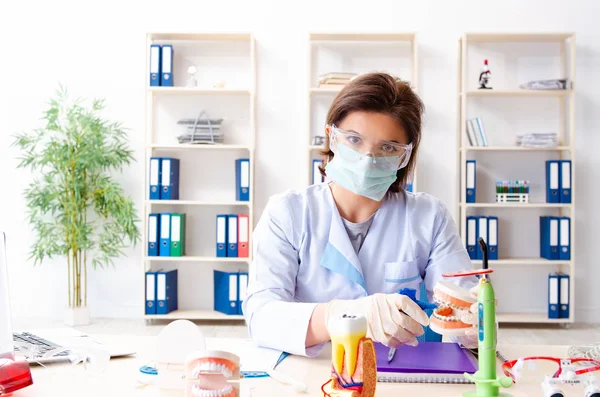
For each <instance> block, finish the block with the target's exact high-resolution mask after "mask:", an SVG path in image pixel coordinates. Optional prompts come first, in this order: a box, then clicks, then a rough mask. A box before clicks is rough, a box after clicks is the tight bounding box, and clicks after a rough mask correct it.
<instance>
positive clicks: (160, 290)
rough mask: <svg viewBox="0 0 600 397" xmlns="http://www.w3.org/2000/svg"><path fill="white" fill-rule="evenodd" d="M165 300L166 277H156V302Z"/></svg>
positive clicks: (159, 275)
mask: <svg viewBox="0 0 600 397" xmlns="http://www.w3.org/2000/svg"><path fill="white" fill-rule="evenodd" d="M166 299H167V275H166V274H157V275H156V300H159V301H164V300H166Z"/></svg>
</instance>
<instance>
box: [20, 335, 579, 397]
mask: <svg viewBox="0 0 600 397" xmlns="http://www.w3.org/2000/svg"><path fill="white" fill-rule="evenodd" d="M94 337H95V338H97V339H99V340H104V341H106V342H107V343H111V342H112V343H130V344H131V345H132V346H134V347H135V349H136V351H137V352H138V353H137V355H135V356H131V357H127V358H119V359H113V360H111V362H110V363H109V365H108V367H107V369H106V370H105V372H104V373H102V374H100V375H97V376H87V375H86V373H85V371H84V369H83V367H81V366H80V365H79V366H75V367H73V366H71V365H70V364H52V365H50V366H47V367H46V368H41V367H38V366H34V367H32V374H33V378H34V384H33V385H32V386H29V387H27V388H25V389H22V390H20V391H18V392H15V393H14V394H13V396H14V397H41V396H44V397H71V396H73V397H75V396H77V397H88V396H89V397H91V396H102V397H107V396H111V397H113V396H127V397H129V396H131V397H134V396H161V397H171V396H182V397H183V396H184V393H183V392H165V391H159V390H157V388H156V387H154V386H146V387H144V388H136V380H137V378H138V374H139V368H140V367H141V366H142V365H145V364H147V363H148V362H149V361H151V360H152V359H153V356H154V343H155V340H156V338H155V337H132V336H106V335H102V336H94ZM499 350H500V351H501V352H502V354H504V356H505V357H506V358H507V359H509V360H510V359H515V358H518V357H522V356H530V355H550V356H556V357H565V356H566V351H567V347H566V346H529V345H527V346H525V345H521V346H519V345H512V346H502V345H500V346H499ZM330 365H331V351H330V349H328V348H326V349H325V350H324V351H323V353H322V354H321V356H319V357H318V358H314V359H308V358H305V357H297V356H290V357H288V358H286V359H285V360H284V361H283V362H282V363H281V364H280V365H279V366H278V370H279V371H281V372H284V373H286V374H289V375H291V376H292V377H293V378H294V379H297V380H299V381H302V382H304V383H305V384H306V385H307V386H308V388H309V392H308V394H298V393H296V392H295V391H294V390H293V389H292V387H291V386H288V385H282V384H280V383H278V382H276V381H275V380H273V379H271V378H254V379H244V380H242V382H241V389H240V395H241V396H240V397H242V396H243V397H246V396H252V397H262V396H301V395H304V396H320V397H322V396H323V394H322V392H321V385H322V384H323V383H324V382H326V381H327V380H328V379H329V373H330ZM555 369H556V368H555V367H553V366H552V364H550V363H548V364H545V363H543V362H539V361H538V362H536V368H535V370H526V371H527V372H526V373H527V374H530V375H531V376H530V377H529V378H527V379H524V380H523V382H520V383H518V384H515V385H513V386H512V387H511V388H509V389H502V391H505V392H507V393H510V394H512V395H513V396H515V397H524V396H528V397H529V396H543V394H542V390H541V386H540V383H541V382H542V380H543V377H544V375H545V374H549V373H551V372H552V371H553V370H555ZM498 371H500V364H499V361H498ZM562 389H563V391H564V392H565V393H566V396H567V397H570V396H583V387H581V386H569V387H566V386H564V387H562ZM468 390H474V385H444V384H437V385H426V384H392V383H378V384H377V392H376V396H377V397H386V396H390V397H391V396H394V397H397V396H448V397H450V396H461V395H462V393H463V392H464V391H468Z"/></svg>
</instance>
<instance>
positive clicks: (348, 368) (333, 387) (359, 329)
mask: <svg viewBox="0 0 600 397" xmlns="http://www.w3.org/2000/svg"><path fill="white" fill-rule="evenodd" d="M328 329H329V335H330V337H331V364H332V365H331V367H332V368H331V379H330V380H329V381H328V382H327V383H326V384H325V385H324V386H323V389H322V390H323V394H324V396H325V397H330V396H331V397H373V396H374V395H375V387H376V385H377V360H376V357H375V346H374V345H373V341H372V340H371V339H369V338H367V337H366V335H367V319H366V318H365V317H364V316H362V315H353V314H343V315H341V316H339V317H337V318H333V319H332V320H331V321H330V323H329V324H328Z"/></svg>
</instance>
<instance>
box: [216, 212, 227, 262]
mask: <svg viewBox="0 0 600 397" xmlns="http://www.w3.org/2000/svg"><path fill="white" fill-rule="evenodd" d="M226 256H227V215H217V257H226Z"/></svg>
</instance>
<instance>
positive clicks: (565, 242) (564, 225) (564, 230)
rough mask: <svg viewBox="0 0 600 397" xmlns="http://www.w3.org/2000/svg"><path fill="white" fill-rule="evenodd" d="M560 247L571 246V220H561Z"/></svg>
mask: <svg viewBox="0 0 600 397" xmlns="http://www.w3.org/2000/svg"><path fill="white" fill-rule="evenodd" d="M560 245H561V246H563V247H568V246H569V220H568V219H561V220H560Z"/></svg>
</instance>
